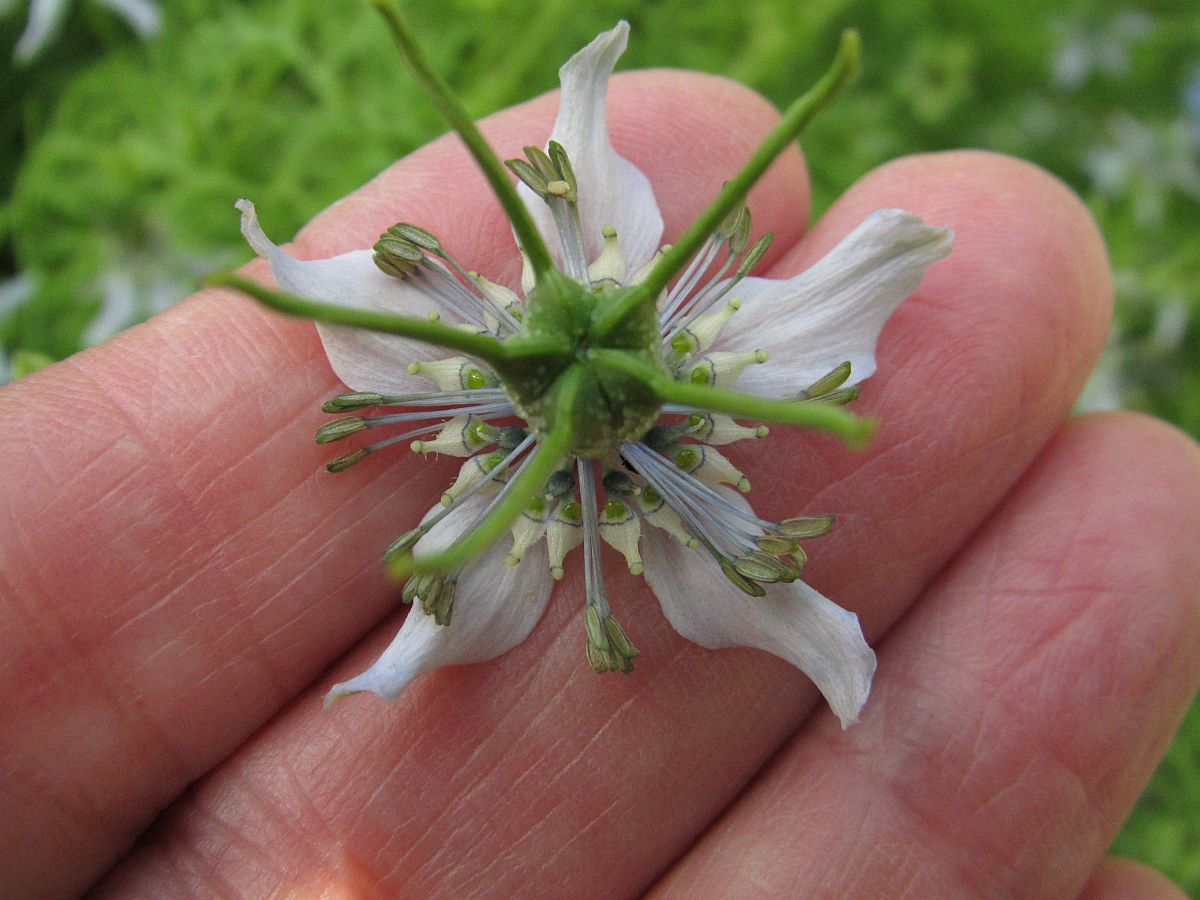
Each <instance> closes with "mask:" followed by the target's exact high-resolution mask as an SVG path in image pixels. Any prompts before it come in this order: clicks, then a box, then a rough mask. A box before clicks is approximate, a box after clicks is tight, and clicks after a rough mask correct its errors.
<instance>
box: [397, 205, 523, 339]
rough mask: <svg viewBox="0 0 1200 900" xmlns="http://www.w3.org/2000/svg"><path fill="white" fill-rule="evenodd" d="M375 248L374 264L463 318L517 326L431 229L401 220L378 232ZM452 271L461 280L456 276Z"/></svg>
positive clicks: (490, 328)
mask: <svg viewBox="0 0 1200 900" xmlns="http://www.w3.org/2000/svg"><path fill="white" fill-rule="evenodd" d="M374 250H375V253H374V256H373V259H374V261H375V265H376V266H378V267H379V268H380V269H381V270H382V271H383V272H385V273H387V274H388V275H392V276H394V277H396V278H400V279H402V280H404V281H409V282H412V283H413V284H414V286H417V287H419V289H420V290H422V291H424V292H425V293H426V294H428V295H430V296H432V297H434V298H436V299H437V300H439V301H440V302H441V303H442V304H444V305H445V306H446V307H447V308H449V309H452V310H453V311H454V312H456V313H457V314H458V315H460V316H461V317H462V318H463V319H465V320H467V321H469V322H473V323H475V324H476V325H479V326H481V327H483V328H484V329H485V330H486V331H493V330H495V329H496V328H497V327H500V326H503V328H504V329H505V330H507V331H509V332H515V331H516V330H517V329H518V328H519V327H520V323H518V322H517V320H516V319H514V318H513V317H512V315H511V314H510V313H508V312H507V311H506V310H505V309H504V307H503V306H499V305H497V304H495V303H493V302H492V300H491V298H490V297H488V295H487V294H486V293H483V292H480V291H478V288H477V287H476V286H475V283H474V281H473V280H472V279H471V277H470V274H469V273H468V272H467V271H466V270H465V269H464V268H463V267H462V266H461V265H460V264H459V263H458V260H456V259H455V258H454V257H453V256H452V255H451V254H450V253H449V251H447V250H446V248H445V247H443V246H442V243H441V241H439V240H438V239H437V237H436V236H435V235H434V234H433V233H432V232H429V231H426V230H425V229H424V228H418V227H417V226H416V225H411V224H409V223H407V222H400V223H398V224H396V225H393V226H391V227H390V228H389V229H388V230H387V231H385V232H384V233H383V235H381V236H380V238H379V240H378V241H377V242H376V244H375V247H374ZM427 253H433V254H435V255H436V256H438V257H440V258H441V259H442V260H445V263H446V264H448V267H447V265H446V264H444V263H442V262H440V261H439V260H438V259H431V258H430V257H428V256H427V255H426V254H427ZM451 270H453V272H452V271H451ZM454 272H457V273H458V274H459V276H461V278H462V279H463V280H462V281H460V280H459V279H458V278H455V277H454V274H453V273H454ZM464 281H465V282H466V283H465V284H464ZM489 318H491V319H493V320H495V321H496V324H495V326H491V325H490V324H489V322H488V319H489Z"/></svg>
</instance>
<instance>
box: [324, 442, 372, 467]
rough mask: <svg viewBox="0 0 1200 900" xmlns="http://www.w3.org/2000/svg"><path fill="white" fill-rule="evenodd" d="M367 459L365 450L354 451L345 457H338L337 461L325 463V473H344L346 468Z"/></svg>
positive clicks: (332, 460)
mask: <svg viewBox="0 0 1200 900" xmlns="http://www.w3.org/2000/svg"><path fill="white" fill-rule="evenodd" d="M366 458H367V450H366V449H365V448H363V449H359V450H355V451H354V452H353V453H347V454H346V455H345V456H339V457H338V458H337V459H331V460H330V461H329V462H327V463H325V471H326V472H345V471H346V470H347V469H348V468H350V467H351V466H352V465H354V464H355V463H357V462H361V461H362V460H364V459H366Z"/></svg>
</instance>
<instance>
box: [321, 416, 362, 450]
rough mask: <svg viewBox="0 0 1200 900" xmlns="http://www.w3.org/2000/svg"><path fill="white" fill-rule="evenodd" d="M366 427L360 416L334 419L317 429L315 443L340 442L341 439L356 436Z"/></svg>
mask: <svg viewBox="0 0 1200 900" xmlns="http://www.w3.org/2000/svg"><path fill="white" fill-rule="evenodd" d="M368 427H369V426H368V425H367V421H366V420H365V419H363V418H362V417H360V416H347V417H346V418H344V419H334V420H333V421H332V422H326V423H325V424H324V425H322V426H321V427H320V428H318V429H317V443H318V444H329V443H332V442H333V441H340V440H341V439H342V438H344V437H349V436H350V435H352V434H358V433H359V432H360V431H363V430H365V429H366V428H368Z"/></svg>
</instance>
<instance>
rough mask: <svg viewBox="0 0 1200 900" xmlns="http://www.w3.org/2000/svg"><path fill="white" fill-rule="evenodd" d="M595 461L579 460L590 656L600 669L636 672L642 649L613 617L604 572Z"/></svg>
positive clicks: (599, 670) (590, 661) (586, 623)
mask: <svg viewBox="0 0 1200 900" xmlns="http://www.w3.org/2000/svg"><path fill="white" fill-rule="evenodd" d="M594 465H595V463H594V462H593V461H592V460H590V459H581V460H579V461H578V467H577V468H578V472H579V500H580V504H581V505H582V507H583V555H584V569H583V575H584V585H585V590H586V593H587V605H586V606H585V607H584V611H583V621H584V628H585V630H586V631H587V638H588V642H587V658H588V662H589V663H591V665H592V668H593V669H595V670H596V671H597V672H615V671H621V672H632V671H633V662H632V661H633V658H634V657H635V656H637V655H638V650H637V648H636V647H634V646H633V642H632V641H630V640H629V636H628V635H627V634H626V633H625V631H624V629H622V628H621V626H620V625H619V624H618V623H617V621H616V620H615V619H614V618H613V615H612V608H611V607H610V606H609V605H608V596H607V595H606V593H605V591H604V573H603V571H602V570H601V566H600V541H599V537H600V528H599V522H598V516H597V513H596V475H595V471H594Z"/></svg>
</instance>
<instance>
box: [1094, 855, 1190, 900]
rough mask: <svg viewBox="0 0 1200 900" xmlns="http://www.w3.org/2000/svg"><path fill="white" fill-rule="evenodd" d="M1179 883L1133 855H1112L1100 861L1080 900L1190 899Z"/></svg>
mask: <svg viewBox="0 0 1200 900" xmlns="http://www.w3.org/2000/svg"><path fill="white" fill-rule="evenodd" d="M1186 898H1187V895H1186V894H1185V893H1184V892H1183V891H1182V890H1180V888H1179V886H1178V885H1177V884H1175V883H1174V882H1172V881H1171V879H1169V878H1167V876H1165V875H1163V874H1162V873H1161V872H1156V871H1155V870H1154V869H1152V868H1150V867H1149V866H1147V865H1145V864H1144V863H1140V862H1137V861H1135V860H1132V859H1122V858H1121V857H1119V856H1109V857H1107V858H1106V859H1102V860H1101V861H1100V865H1098V866H1097V867H1096V871H1095V872H1093V873H1092V877H1091V878H1090V879H1089V880H1088V883H1087V885H1086V886H1085V887H1084V889H1083V892H1082V893H1081V894H1080V895H1079V900H1186Z"/></svg>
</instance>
